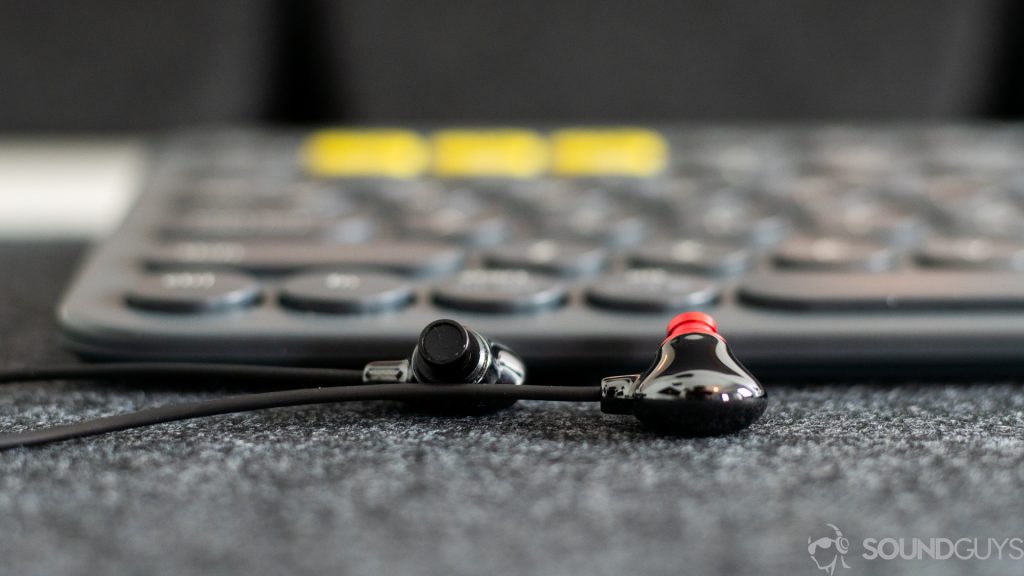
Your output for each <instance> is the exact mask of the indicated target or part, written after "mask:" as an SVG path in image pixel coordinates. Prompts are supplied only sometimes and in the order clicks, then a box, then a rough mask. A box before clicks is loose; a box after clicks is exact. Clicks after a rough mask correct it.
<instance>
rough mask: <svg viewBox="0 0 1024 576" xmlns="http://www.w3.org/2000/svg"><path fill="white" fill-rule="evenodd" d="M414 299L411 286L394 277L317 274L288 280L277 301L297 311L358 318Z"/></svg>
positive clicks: (332, 273)
mask: <svg viewBox="0 0 1024 576" xmlns="http://www.w3.org/2000/svg"><path fill="white" fill-rule="evenodd" d="M413 295H414V293H413V289H412V286H410V285H409V284H408V283H407V282H405V281H404V280H402V279H401V278H396V277H394V276H386V275H383V274H352V273H346V272H322V273H320V272H318V273H309V274H302V275H300V276H296V277H294V278H289V279H288V280H287V281H286V282H285V283H284V284H283V285H282V286H281V296H280V298H281V304H283V305H284V306H287V307H288V308H294V309H296V310H310V311H313V312H329V313H350V314H351V313H354V314H358V313H372V312H384V311H387V310H396V309H399V308H402V307H404V306H406V305H408V304H409V303H410V302H412V300H413Z"/></svg>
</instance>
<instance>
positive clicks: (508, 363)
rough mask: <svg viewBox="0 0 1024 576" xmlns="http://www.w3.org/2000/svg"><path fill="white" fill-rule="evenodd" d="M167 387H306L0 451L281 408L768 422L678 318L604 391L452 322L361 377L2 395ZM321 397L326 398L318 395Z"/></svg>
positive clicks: (239, 369) (137, 368)
mask: <svg viewBox="0 0 1024 576" xmlns="http://www.w3.org/2000/svg"><path fill="white" fill-rule="evenodd" d="M169 376H175V377H187V378H191V379H197V378H209V379H213V380H218V381H221V382H224V381H243V382H247V383H256V382H262V383H287V384H290V385H294V384H295V383H296V382H302V383H304V384H305V385H306V386H307V388H298V389H290V390H280V391H276V392H263V393H258V394H238V395H233V396H225V397H222V398H214V399H210V400H200V401H197V402H186V403H183V404H174V405H170V406H160V407H158V408H150V409H146V410H139V411H138V412H129V413H126V414H120V415H117V416H109V417H105V418H97V419H95V420H86V421H83V422H78V423H74V424H65V425H60V426H53V427H50V428H42V429H39V430H31V431H27V432H18V433H12V434H0V450H4V449H7V448H14V447H18V446H32V445H38V444H47V443H50V442H56V441H59V440H67V439H70V438H81V437H85V436H94V435H96V434H103V433H106V432H114V431H117V430H125V429H128V428H139V427H142V426H150V425H153V424H159V423H161V422H170V421H174V420H186V419H189V418H199V417H202V416H212V415H214V414H229V413H232V412H245V411H248V410H263V409H266V408H278V407H282V406H299V405H305V404H325V403H335V402H355V401H366V400H398V401H401V402H408V403H412V404H413V405H415V406H417V407H418V408H420V409H424V410H427V411H430V412H438V413H446V414H487V413H490V412H494V411H496V410H500V409H501V408H505V407H508V406H511V405H512V404H514V403H515V402H516V401H517V400H547V401H555V402H597V401H600V402H601V410H602V411H603V412H606V413H610V414H633V415H634V416H636V417H637V418H639V419H640V421H641V422H643V423H644V424H645V425H647V426H649V427H650V428H652V429H654V430H656V431H659V432H666V433H671V434H677V435H683V436H713V435H717V434H727V433H730V432H735V431H737V430H742V429H743V428H746V427H747V426H749V425H750V424H751V423H753V422H754V421H755V420H757V419H758V418H759V417H760V416H761V414H763V413H764V410H765V406H766V402H767V400H766V397H765V392H764V389H763V388H762V387H761V384H760V383H758V381H757V380H756V379H755V378H754V377H753V376H751V375H750V373H749V372H747V370H746V369H745V368H744V367H743V366H742V365H741V364H740V363H739V361H738V360H736V357H735V356H733V354H732V351H731V350H729V347H728V346H727V345H726V343H725V339H724V338H722V337H721V336H720V335H719V334H718V328H717V326H716V325H715V321H714V319H712V318H711V317H710V316H708V315H707V314H702V313H700V312H688V313H686V314H680V315H679V316H677V317H676V318H675V319H674V320H673V321H672V323H671V324H669V329H668V337H667V338H665V341H664V342H663V343H662V345H661V349H660V350H658V353H657V356H656V357H655V359H654V362H653V363H652V364H651V367H650V368H648V369H647V371H646V372H644V373H642V374H634V375H630V376H614V377H611V378H605V379H604V380H603V381H602V382H601V386H600V388H598V387H597V386H530V385H526V384H525V380H526V369H525V365H524V363H523V361H522V359H520V358H519V357H518V356H517V355H516V354H515V353H513V352H512V351H511V350H510V349H509V348H507V347H505V346H502V345H501V344H498V343H495V342H492V341H490V340H488V339H487V338H485V337H484V336H483V335H481V334H480V333H479V332H476V331H475V330H473V329H471V328H469V327H468V326H465V325H463V324H460V323H458V322H456V321H454V320H437V321H435V322H431V323H430V324H429V325H427V327H426V328H424V329H423V331H422V332H421V333H420V335H419V339H418V340H417V343H416V347H415V348H414V349H413V351H412V354H411V355H410V356H409V358H406V359H403V360H392V361H383V362H371V363H369V364H367V365H366V367H365V368H364V369H363V370H362V371H359V370H344V369H333V368H291V367H280V366H239V365H231V364H146V363H141V364H106V365H77V366H58V367H50V368H44V369H25V370H8V371H0V384H2V383H4V382H27V381H40V380H73V379H90V378H98V377H106V378H139V377H148V378H153V377H162V378H167V377H169ZM312 386H319V387H312Z"/></svg>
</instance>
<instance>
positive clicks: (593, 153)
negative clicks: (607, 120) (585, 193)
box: [551, 127, 669, 177]
mask: <svg viewBox="0 0 1024 576" xmlns="http://www.w3.org/2000/svg"><path fill="white" fill-rule="evenodd" d="M551 144H552V154H553V159H552V160H553V166H552V169H553V170H554V172H555V173H556V174H558V175H559V176H568V177H581V176H583V177H586V176H627V177H646V176H653V175H655V174H657V173H659V172H661V171H662V170H664V169H665V167H666V165H667V164H668V156H669V153H668V148H669V145H668V142H666V141H665V139H664V138H663V137H662V136H661V134H659V133H657V132H654V131H652V130H646V129H643V128H629V127H622V128H601V129H587V128H570V129H565V130H558V131H556V132H554V133H553V134H552V135H551Z"/></svg>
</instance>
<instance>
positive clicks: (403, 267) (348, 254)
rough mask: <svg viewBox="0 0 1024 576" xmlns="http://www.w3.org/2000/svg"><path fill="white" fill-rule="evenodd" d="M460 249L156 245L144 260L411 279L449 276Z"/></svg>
mask: <svg viewBox="0 0 1024 576" xmlns="http://www.w3.org/2000/svg"><path fill="white" fill-rule="evenodd" d="M465 257H466V253H465V250H463V249H462V248H458V247H454V246H446V245H442V244H437V243H430V242H418V243H406V242H374V243H372V244H353V245H344V244H307V243H301V242H286V243H268V242H182V243H177V244H166V245H161V246H156V247H154V248H152V249H151V250H149V252H148V253H147V254H146V256H145V263H146V265H147V266H148V267H150V268H152V269H181V268H201V269H206V268H233V269H238V270H245V271H247V272H252V273H255V274H283V273H289V272H294V271H297V270H303V269H309V268H344V269H362V270H386V271H389V272H394V273H397V274H403V275H410V276H432V275H439V274H446V273H449V272H453V271H455V270H457V269H458V268H460V267H461V266H462V263H463V261H464V260H465Z"/></svg>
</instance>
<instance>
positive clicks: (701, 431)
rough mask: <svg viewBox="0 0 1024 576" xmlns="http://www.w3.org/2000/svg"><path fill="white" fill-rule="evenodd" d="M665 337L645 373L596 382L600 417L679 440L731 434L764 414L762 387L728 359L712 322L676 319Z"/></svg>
mask: <svg viewBox="0 0 1024 576" xmlns="http://www.w3.org/2000/svg"><path fill="white" fill-rule="evenodd" d="M667 334H668V335H667V337H666V338H665V340H664V341H663V342H662V344H661V348H660V349H659V350H658V352H657V354H656V355H655V358H654V362H652V363H651V366H650V367H649V368H648V369H647V370H646V371H645V372H643V373H642V374H632V375H628V376H613V377H610V378H605V379H604V380H602V381H601V411H602V412H605V413H608V414H633V415H634V416H636V417H637V419H639V420H640V421H641V422H643V423H644V425H646V426H647V427H649V428H651V429H654V430H656V431H658V432H663V433H669V434H676V435H680V436H715V435H718V434H728V433H730V432H736V431H739V430H742V429H744V428H746V427H748V426H750V425H751V424H752V423H754V421H756V420H757V419H758V418H760V417H761V415H762V414H764V411H765V408H766V407H767V396H766V394H765V391H764V387H762V386H761V383H760V382H758V381H757V379H756V378H754V377H753V376H752V375H751V374H750V372H748V371H747V369H746V368H744V367H743V365H742V364H740V362H739V360H737V359H736V357H735V356H734V355H733V353H732V350H730V349H729V345H728V344H726V341H725V338H723V337H722V336H720V335H719V334H718V325H717V323H716V322H715V320H714V318H712V317H711V316H709V315H707V314H703V313H701V312H687V313H684V314H680V315H678V316H676V317H675V318H673V319H672V321H671V322H670V323H669V325H668V331H667Z"/></svg>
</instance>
